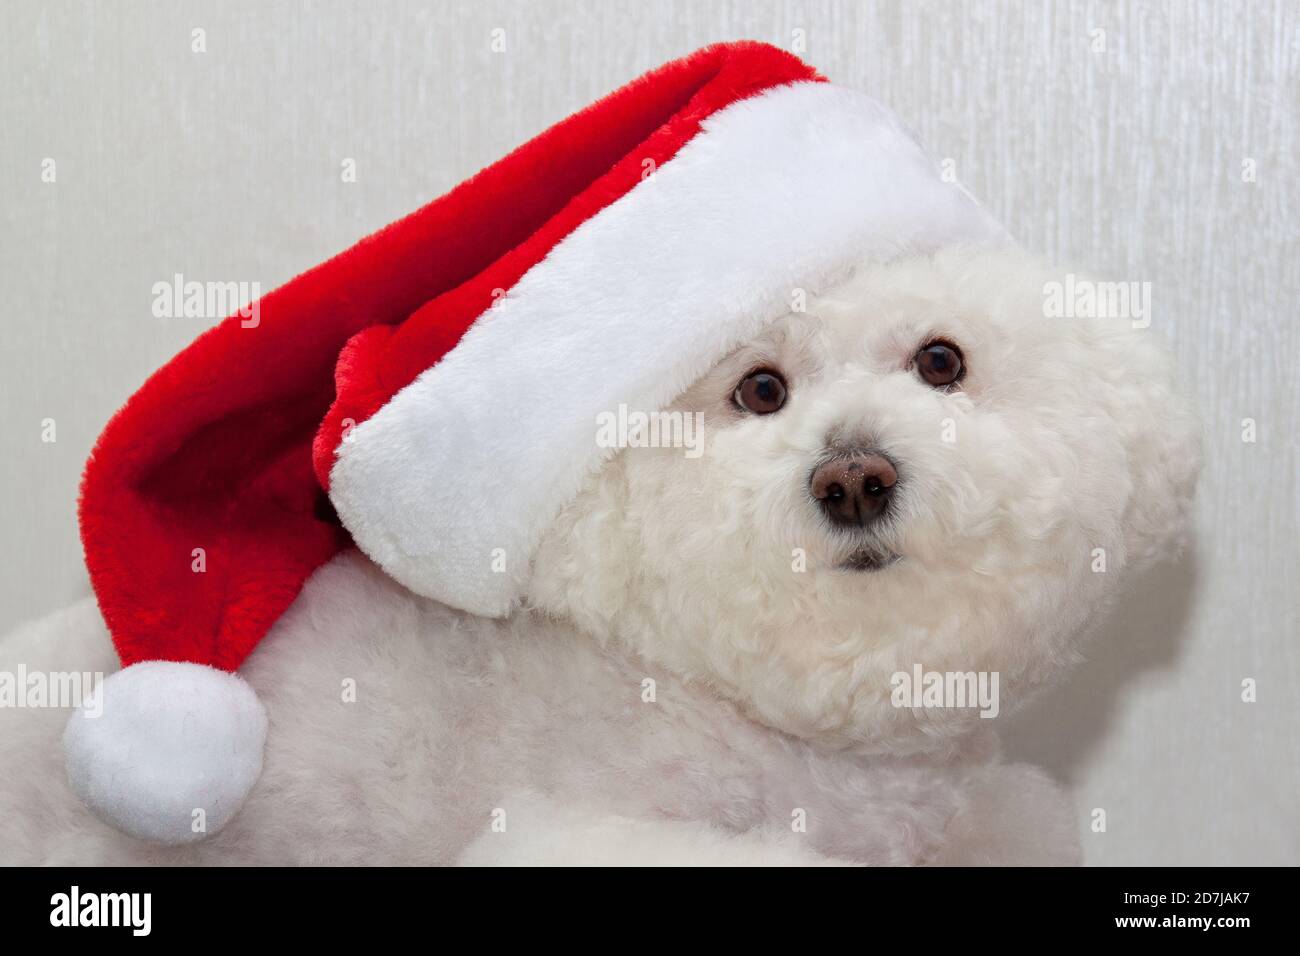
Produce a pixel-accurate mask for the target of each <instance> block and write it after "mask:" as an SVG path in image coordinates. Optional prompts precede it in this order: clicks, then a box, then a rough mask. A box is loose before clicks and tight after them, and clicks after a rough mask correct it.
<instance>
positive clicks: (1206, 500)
mask: <svg viewBox="0 0 1300 956" xmlns="http://www.w3.org/2000/svg"><path fill="white" fill-rule="evenodd" d="M0 16H2V17H3V23H2V27H0V104H2V106H3V122H2V123H0V217H3V223H4V230H3V247H0V278H2V280H3V281H2V282H0V309H3V315H2V319H3V326H2V328H3V346H2V348H3V353H2V354H3V359H2V361H0V383H2V384H0V388H2V392H0V394H2V401H0V437H2V438H3V442H2V444H0V448H3V456H2V460H0V492H2V493H0V527H2V528H3V533H4V540H5V544H6V547H5V549H4V558H3V564H2V565H0V567H2V570H3V574H2V575H0V629H7V628H8V627H9V626H10V625H12V624H13V623H16V622H17V621H19V620H22V619H26V618H30V617H34V616H37V615H41V614H43V613H45V612H48V611H50V610H53V609H54V608H57V607H59V606H61V605H63V604H65V603H67V602H69V601H70V600H72V599H73V598H75V597H77V596H79V595H81V594H84V593H86V591H87V588H88V585H87V583H86V579H85V573H84V571H83V569H82V566H81V557H80V550H79V545H78V542H77V535H76V523H75V515H74V500H75V496H76V489H77V481H78V476H79V472H80V468H81V465H82V462H83V461H84V459H85V457H86V455H87V453H88V451H89V449H90V446H91V443H92V441H93V440H94V438H95V436H96V435H97V434H98V433H99V431H100V429H101V428H102V427H103V425H104V423H105V421H106V420H107V418H108V416H109V415H110V414H111V413H112V412H113V411H114V410H115V409H116V408H117V407H118V406H119V405H120V404H121V403H122V401H123V400H124V399H125V398H126V397H127V396H128V395H129V394H130V393H131V392H132V391H133V390H134V389H135V388H136V387H138V386H139V384H140V383H141V382H142V381H143V380H144V378H145V377H146V376H147V375H148V374H149V373H150V372H151V371H153V370H154V369H155V368H156V367H158V366H159V365H160V364H161V363H163V362H164V361H165V360H166V359H167V358H169V357H170V356H171V355H172V354H174V353H175V352H176V351H178V350H179V349H180V348H181V347H183V346H184V345H185V344H186V343H188V342H189V341H190V340H191V339H193V338H194V336H195V335H196V334H197V333H198V332H199V331H200V330H201V327H202V326H203V325H204V324H205V323H203V322H201V321H199V320H193V319H189V320H187V319H157V318H154V317H153V315H152V313H151V304H152V299H153V296H152V292H151V287H152V285H153V283H154V282H157V281H159V280H167V279H170V277H171V276H172V275H173V274H174V273H176V272H180V273H183V274H184V275H185V276H186V277H187V278H192V279H200V280H223V281H224V280H243V281H258V282H260V283H261V286H262V290H263V291H264V292H265V291H269V290H270V289H271V288H273V287H275V286H276V285H278V284H279V283H281V282H283V281H285V280H287V279H289V278H291V277H292V276H293V275H295V274H296V273H297V272H299V271H301V270H302V269H304V268H307V267H309V266H312V265H314V264H316V263H317V262H319V261H321V260H323V259H325V258H327V257H328V256H330V255H331V254H333V253H335V252H337V251H339V250H341V249H343V248H344V247H346V246H347V245H349V244H351V243H352V242H353V241H354V240H356V239H357V238H359V237H361V236H362V235H364V234H366V233H368V232H370V231H371V230H373V229H375V228H377V227H379V226H382V225H383V224H385V223H387V222H388V221H390V220H391V219H393V218H395V217H397V216H399V215H401V214H404V213H406V212H408V211H410V210H411V209H413V208H415V207H416V206H418V205H420V204H422V203H423V202H425V201H427V200H428V199H430V198H432V197H434V196H436V195H438V194H440V193H442V192H443V191H445V190H446V189H448V188H449V187H451V186H453V185H455V184H456V183H457V182H459V181H460V180H461V179H463V178H464V177H465V176H467V175H468V174H470V173H472V172H474V171H475V170H477V169H479V168H480V167H481V166H483V165H485V164H487V163H489V162H491V161H493V160H495V159H497V158H498V157H499V156H500V155H502V154H503V153H504V152H505V151H507V150H508V149H509V148H511V147H513V146H515V145H517V144H519V143H521V142H523V141H524V140H526V139H527V138H529V137H530V136H532V135H534V134H535V133H537V132H539V131H540V130H542V129H543V128H544V127H546V126H547V125H549V124H550V123H552V122H554V121H556V120H559V119H561V118H562V117H564V116H565V115H567V114H568V113H570V112H572V111H573V110H575V109H577V108H579V107H581V106H583V105H585V104H587V103H588V102H589V101H591V100H592V99H593V98H595V97H596V96H598V95H601V94H603V93H605V92H608V91H610V90H612V89H614V88H615V87H617V86H619V85H621V84H622V83H624V82H626V81H627V80H629V79H631V78H632V77H634V76H636V75H637V74H639V73H641V72H642V71H644V70H646V69H649V68H651V67H653V66H656V65H658V64H659V63H661V62H663V61H665V60H667V59H670V58H672V57H675V56H678V55H681V54H684V53H687V52H689V51H691V50H692V49H694V48H696V47H698V46H702V45H704V44H706V43H709V42H713V41H717V40H724V39H737V38H752V39H762V40H767V41H770V42H773V43H776V44H779V45H782V46H786V47H791V46H792V45H795V44H796V43H797V42H799V39H800V37H802V39H803V42H804V44H805V45H804V47H803V55H804V57H805V58H806V59H807V60H809V61H810V62H811V63H813V64H814V65H816V66H817V67H818V68H820V69H821V70H822V71H823V72H824V73H825V74H827V75H828V76H829V77H831V78H832V79H833V80H835V81H836V82H838V83H841V84H844V85H848V86H853V87H856V88H858V89H861V90H864V91H867V92H870V93H872V94H874V95H876V96H877V97H879V98H881V99H883V100H885V101H886V102H888V103H890V104H891V105H892V106H893V107H894V108H895V109H896V110H898V112H900V113H901V114H902V115H903V117H904V118H905V119H906V120H907V121H908V122H909V123H910V124H911V125H912V126H913V127H914V128H915V129H916V130H917V132H918V133H919V134H920V136H921V138H922V139H923V140H924V141H925V142H927V143H928V144H929V146H930V147H931V149H932V151H933V152H934V153H935V155H936V156H937V157H939V158H950V159H952V160H953V161H954V163H955V169H956V172H957V174H958V176H959V177H960V178H961V179H962V181H963V182H964V183H965V184H966V185H967V186H968V187H969V188H971V189H972V191H974V192H975V193H976V195H978V196H980V197H982V198H983V199H984V200H985V201H986V202H987V204H988V205H989V207H990V208H991V209H992V211H993V212H994V214H995V215H997V216H998V217H999V218H1001V219H1002V220H1003V221H1004V222H1005V223H1006V224H1007V225H1008V226H1009V228H1010V229H1011V231H1012V233H1013V234H1014V235H1016V236H1017V237H1018V238H1019V239H1020V240H1021V241H1022V242H1023V243H1024V244H1025V245H1027V246H1028V247H1030V248H1031V249H1034V250H1036V251H1039V252H1042V253H1044V254H1046V255H1048V256H1050V257H1052V258H1054V259H1055V260H1057V261H1058V262H1059V263H1060V264H1062V265H1063V266H1068V267H1075V268H1079V269H1088V270H1094V271H1098V272H1101V273H1104V274H1106V275H1108V276H1110V277H1113V278H1117V279H1125V280H1131V281H1149V282H1151V283H1152V290H1153V291H1152V295H1153V304H1154V325H1155V327H1156V328H1157V329H1158V330H1159V331H1160V332H1161V333H1163V334H1164V335H1166V336H1168V337H1169V338H1170V339H1171V340H1172V342H1173V343H1174V345H1175V348H1176V350H1177V353H1178V357H1179V360H1180V363H1181V368H1182V369H1183V371H1184V374H1185V375H1186V378H1187V382H1188V385H1189V386H1190V390H1191V392H1192V393H1193V394H1194V395H1195V397H1196V401H1197V402H1198V404H1199V406H1200V408H1201V411H1202V414H1203V417H1204V423H1205V431H1206V437H1207V467H1206V471H1205V476H1204V481H1203V485H1202V489H1201V495H1200V502H1199V515H1198V525H1199V544H1198V546H1197V549H1196V551H1195V553H1194V554H1193V555H1190V556H1189V557H1187V558H1186V559H1184V560H1182V561H1181V562H1179V563H1177V564H1175V565H1172V566H1171V567H1169V568H1167V569H1166V570H1164V571H1163V572H1161V573H1160V574H1158V575H1156V576H1155V577H1154V578H1152V579H1149V580H1146V581H1142V582H1135V585H1134V589H1133V592H1132V594H1131V596H1130V597H1129V599H1128V600H1127V601H1126V602H1125V604H1124V605H1123V606H1122V607H1121V609H1120V611H1119V614H1118V615H1117V616H1116V617H1115V618H1114V619H1112V620H1111V621H1110V622H1109V623H1108V625H1107V626H1106V628H1105V629H1104V631H1103V633H1102V634H1101V636H1100V637H1099V639H1098V640H1097V642H1096V643H1095V644H1094V645H1093V646H1092V647H1091V649H1090V656H1089V661H1088V662H1087V663H1086V664H1085V665H1084V666H1083V667H1082V669H1081V670H1080V671H1078V672H1076V673H1075V674H1074V675H1073V676H1072V678H1071V679H1070V681H1069V682H1068V683H1067V684H1065V685H1064V686H1062V687H1061V688H1059V689H1058V690H1056V691H1055V692H1053V693H1052V694H1050V695H1048V696H1047V697H1045V698H1043V699H1042V700H1040V701H1039V702H1037V703H1036V704H1034V705H1033V706H1032V707H1031V709H1029V710H1028V711H1027V712H1024V713H1022V714H1021V715H1019V716H1018V717H1016V718H1013V719H1012V720H1011V721H1009V724H1010V726H1009V727H1008V728H1007V729H1006V730H1007V732H1006V736H1007V738H1008V740H1009V745H1010V747H1011V749H1012V751H1013V752H1014V753H1015V754H1017V755H1019V756H1021V757H1024V758H1027V759H1032V760H1036V761H1038V762H1040V763H1042V764H1045V765H1046V766H1048V767H1049V768H1050V769H1051V770H1052V771H1053V772H1054V773H1055V774H1057V775H1058V776H1059V777H1061V778H1062V779H1063V780H1065V781H1067V782H1068V783H1069V784H1070V785H1071V786H1072V789H1073V791H1074V794H1075V799H1076V802H1077V804H1078V809H1079V820H1080V831H1081V833H1082V834H1083V840H1084V846H1085V852H1086V855H1087V859H1088V860H1089V861H1090V862H1093V863H1106V864H1130V863H1141V862H1157V863H1172V864H1187V863H1295V862H1297V861H1300V823H1298V822H1297V818H1298V817H1300V813H1298V812H1297V799H1298V798H1297V793H1298V792H1300V744H1298V743H1297V738H1296V731H1297V718H1298V717H1300V664H1298V659H1300V651H1298V650H1297V641H1298V639H1300V628H1298V627H1297V605H1298V603H1300V602H1298V599H1297V591H1298V590H1300V571H1298V569H1297V537H1296V534H1297V486H1296V412H1297V408H1298V402H1297V384H1296V382H1297V376H1296V371H1297V369H1300V335H1298V334H1297V327H1298V323H1297V320H1296V310H1297V307H1298V305H1300V303H1298V301H1297V300H1298V296H1297V293H1298V292H1300V255H1298V253H1300V243H1298V242H1297V237H1298V235H1300V160H1298V159H1297V155H1298V151H1300V143H1298V142H1297V130H1298V129H1300V122H1298V114H1300V80H1298V75H1300V74H1298V72H1297V64H1298V62H1300V3H1297V2H1296V0H1276V2H1270V0H1259V2H1254V3H1249V4H1247V3H1231V2H1219V3H1214V2H1201V3H1197V2H1172V0H1171V2H1169V3H1144V4H1131V5H1130V4H1118V5H1113V4H1108V3H1106V4H1103V3H1083V2H1079V3H1059V4H1047V3H1042V4H1040V3H1026V4H1024V5H1021V4H1007V3H992V4H982V3H970V2H913V3H860V2H848V0H845V2H822V3H817V2H807V3H795V2H790V3H779V2H778V3H740V2H735V3H731V2H677V3H664V2H658V3H657V2H646V0H640V2H600V0H584V2H569V3H562V4H561V3H527V4H505V3H477V2H475V3H470V2H466V3H428V2H425V3H402V4H397V3H392V4H380V3H373V2H371V3H356V4H347V3H309V4H308V3H304V4H301V5H300V4H295V3H279V4H267V3H262V2H239V3H222V4H219V5H218V4H215V3H213V4H188V3H173V2H158V3H139V2H136V3H112V4H109V3H103V4H94V3H84V4H83V3H67V2H38V0H30V2H13V0H6V2H5V4H4V6H3V12H2V13H0ZM195 28H203V29H204V30H206V44H207V52H206V53H195V52H193V51H192V49H191V44H192V32H191V31H192V30H193V29H195ZM497 28H500V29H503V30H504V31H505V33H504V37H505V44H506V50H505V52H503V53H493V52H492V51H491V49H490V40H491V36H492V31H493V30H494V29H497ZM796 31H802V33H797V32H796ZM1097 31H1104V34H1102V33H1098V32H1097ZM46 158H53V159H54V160H55V162H56V173H57V181H56V182H55V183H52V184H50V183H43V182H42V181H41V169H42V162H43V160H45V159H46ZM347 158H352V159H354V160H355V161H356V168H357V182H355V183H350V184H349V183H344V182H342V181H341V176H340V170H341V164H342V163H343V161H344V160H345V159H347ZM1248 161H1249V162H1251V163H1253V167H1254V181H1253V182H1249V181H1243V163H1246V162H1248ZM1246 178H1249V177H1246ZM47 418H52V419H54V420H55V421H56V423H57V426H56V427H57V441H56V442H55V443H53V444H48V443H43V442H42V441H41V432H42V420H43V419H47ZM1244 418H1253V419H1254V420H1255V421H1256V423H1257V427H1258V440H1257V441H1256V442H1255V443H1253V444H1248V443H1244V442H1243V441H1242V440H1241V422H1242V419H1244ZM1247 677H1253V678H1255V679H1257V681H1258V694H1259V701H1258V702H1257V703H1254V704H1247V703H1243V702H1242V701H1241V700H1240V688H1241V681H1242V680H1243V679H1244V678H1247ZM1095 807H1100V808H1104V809H1105V810H1106V812H1107V830H1106V832H1105V833H1100V834H1098V833H1092V832H1091V831H1090V829H1089V828H1088V823H1089V819H1090V818H1089V811H1091V810H1092V808H1095Z"/></svg>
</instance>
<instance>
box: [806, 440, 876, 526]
mask: <svg viewBox="0 0 1300 956" xmlns="http://www.w3.org/2000/svg"><path fill="white" fill-rule="evenodd" d="M896 484H898V470H897V469H896V468H894V463H893V462H892V461H890V460H889V459H888V458H886V457H885V456H884V455H881V454H878V453H876V452H856V453H854V454H851V455H840V456H838V457H836V458H832V459H831V460H830V461H827V462H824V463H823V464H821V465H818V466H817V469H816V470H815V471H814V472H813V473H812V477H811V478H810V479H809V480H808V486H809V489H810V490H811V491H812V496H813V497H814V498H816V499H817V500H818V502H820V503H821V506H822V511H824V512H826V517H827V518H829V519H830V520H831V522H832V523H834V524H837V525H843V526H845V527H852V528H862V527H865V526H867V525H868V524H870V523H871V522H873V521H875V520H876V519H877V518H879V517H880V516H881V515H882V514H884V512H885V505H886V504H887V503H888V501H889V496H890V495H891V494H892V493H893V491H894V486H895V485H896Z"/></svg>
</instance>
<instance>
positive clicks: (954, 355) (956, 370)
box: [915, 342, 966, 388]
mask: <svg viewBox="0 0 1300 956" xmlns="http://www.w3.org/2000/svg"><path fill="white" fill-rule="evenodd" d="M915 361H916V370H917V371H918V372H920V373H921V378H923V379H925V381H926V382H927V383H928V384H930V385H933V386H935V387H936V388H939V387H942V386H944V385H951V384H952V383H953V382H955V381H957V380H958V379H959V378H961V377H962V375H963V374H964V373H965V371H966V365H965V363H963V362H962V359H961V349H959V348H957V346H955V345H953V344H952V343H950V342H931V343H930V344H929V345H927V346H925V347H924V348H922V349H921V351H919V352H917V353H916V360H915Z"/></svg>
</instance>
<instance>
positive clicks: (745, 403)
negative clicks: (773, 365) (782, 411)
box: [732, 368, 786, 415]
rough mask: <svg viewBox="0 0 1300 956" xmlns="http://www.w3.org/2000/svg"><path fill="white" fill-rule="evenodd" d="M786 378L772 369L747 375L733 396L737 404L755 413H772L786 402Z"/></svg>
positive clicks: (762, 369) (764, 369) (763, 369)
mask: <svg viewBox="0 0 1300 956" xmlns="http://www.w3.org/2000/svg"><path fill="white" fill-rule="evenodd" d="M785 395H786V391H785V380H784V379H782V378H781V376H780V375H778V374H777V373H776V372H774V371H772V370H771V369H766V368H761V369H759V370H758V371H756V372H750V373H749V374H748V375H746V376H745V377H744V378H743V379H741V382H740V384H739V385H737V386H736V392H735V394H734V395H733V396H732V397H733V398H734V399H735V400H736V404H737V405H739V406H740V407H741V408H743V409H745V411H748V412H753V413H754V414H755V415H771V414H772V413H773V412H775V411H777V410H778V409H779V408H780V407H781V406H782V405H784V404H785Z"/></svg>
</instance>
